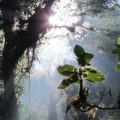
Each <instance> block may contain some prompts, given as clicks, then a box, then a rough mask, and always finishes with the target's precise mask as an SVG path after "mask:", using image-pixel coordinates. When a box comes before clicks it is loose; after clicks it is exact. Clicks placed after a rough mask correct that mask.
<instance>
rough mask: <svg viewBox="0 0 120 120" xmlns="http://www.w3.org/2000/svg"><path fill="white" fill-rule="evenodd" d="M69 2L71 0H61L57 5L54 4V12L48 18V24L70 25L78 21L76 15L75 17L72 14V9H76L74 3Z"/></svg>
mask: <svg viewBox="0 0 120 120" xmlns="http://www.w3.org/2000/svg"><path fill="white" fill-rule="evenodd" d="M71 2H72V0H61V1H60V3H58V5H55V7H53V11H54V12H55V14H54V15H53V16H51V17H50V18H49V23H50V25H58V26H62V25H68V26H70V25H72V24H73V23H75V22H77V21H78V17H77V18H76V17H75V16H74V15H73V14H74V13H73V11H75V9H77V8H76V5H75V4H74V3H71ZM72 9H74V10H72Z"/></svg>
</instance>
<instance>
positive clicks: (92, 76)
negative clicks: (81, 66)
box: [86, 72, 105, 83]
mask: <svg viewBox="0 0 120 120" xmlns="http://www.w3.org/2000/svg"><path fill="white" fill-rule="evenodd" d="M86 80H88V81H90V82H94V83H97V82H101V81H103V80H105V77H104V75H103V73H102V72H96V73H94V72H89V74H88V76H87V77H86Z"/></svg>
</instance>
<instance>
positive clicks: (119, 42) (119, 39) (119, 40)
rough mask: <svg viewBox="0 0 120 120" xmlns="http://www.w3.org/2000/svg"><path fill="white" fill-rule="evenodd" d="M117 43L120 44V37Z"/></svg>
mask: <svg viewBox="0 0 120 120" xmlns="http://www.w3.org/2000/svg"><path fill="white" fill-rule="evenodd" d="M117 44H118V45H120V37H119V38H118V39H117Z"/></svg>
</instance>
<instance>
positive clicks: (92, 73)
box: [57, 45, 105, 89]
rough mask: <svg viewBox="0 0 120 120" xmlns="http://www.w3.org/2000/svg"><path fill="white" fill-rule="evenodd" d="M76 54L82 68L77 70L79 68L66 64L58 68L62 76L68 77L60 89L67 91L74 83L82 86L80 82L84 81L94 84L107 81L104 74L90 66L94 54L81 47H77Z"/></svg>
mask: <svg viewBox="0 0 120 120" xmlns="http://www.w3.org/2000/svg"><path fill="white" fill-rule="evenodd" d="M74 53H75V55H76V57H77V61H78V64H79V66H80V67H79V69H77V67H75V66H73V65H68V64H66V65H63V66H59V67H58V68H57V70H58V72H59V73H60V74H61V75H64V76H67V78H66V79H64V80H63V81H62V82H61V84H60V85H59V87H58V88H59V89H65V88H66V87H68V86H69V85H71V84H73V83H76V84H80V81H81V80H83V79H86V80H88V81H90V82H94V83H97V82H101V81H103V80H105V77H104V75H103V73H102V72H99V71H97V70H96V69H95V68H93V67H91V66H90V65H91V63H90V62H91V60H92V58H93V54H91V53H86V52H85V50H84V49H83V48H82V47H81V46H79V45H76V46H75V48H74Z"/></svg>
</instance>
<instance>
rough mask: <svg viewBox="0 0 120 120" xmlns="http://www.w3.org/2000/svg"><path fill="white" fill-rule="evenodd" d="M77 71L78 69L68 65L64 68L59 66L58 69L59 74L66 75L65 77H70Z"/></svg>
mask: <svg viewBox="0 0 120 120" xmlns="http://www.w3.org/2000/svg"><path fill="white" fill-rule="evenodd" d="M75 69H76V68H75V67H74V66H72V65H68V64H66V65H64V66H59V67H58V68H57V70H58V72H59V73H60V74H62V75H64V76H69V75H71V74H73V72H74V70H75Z"/></svg>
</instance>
